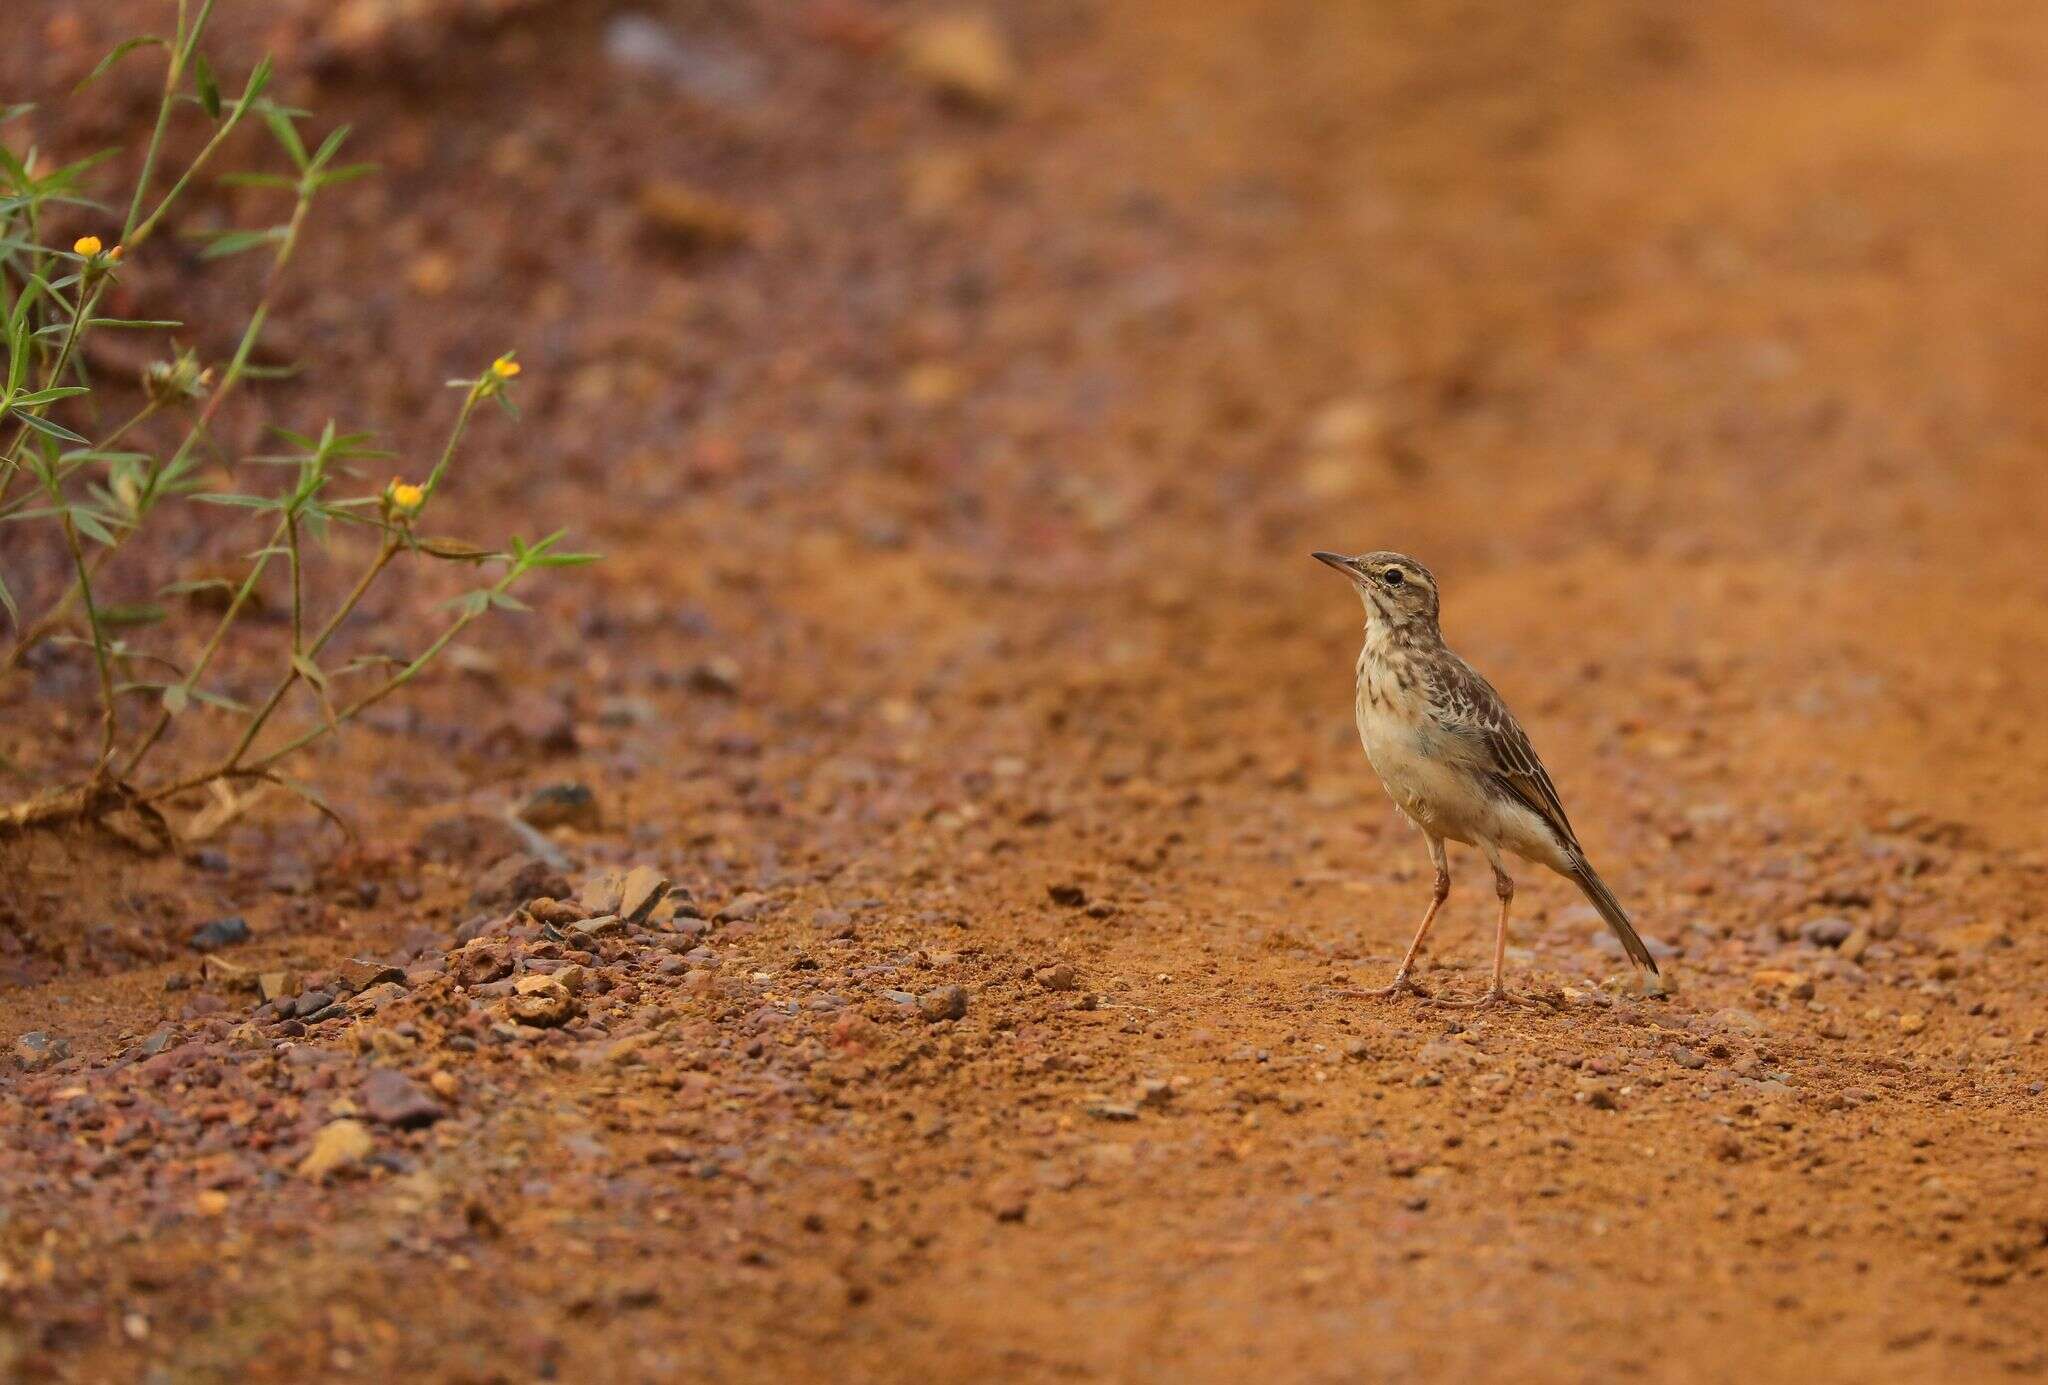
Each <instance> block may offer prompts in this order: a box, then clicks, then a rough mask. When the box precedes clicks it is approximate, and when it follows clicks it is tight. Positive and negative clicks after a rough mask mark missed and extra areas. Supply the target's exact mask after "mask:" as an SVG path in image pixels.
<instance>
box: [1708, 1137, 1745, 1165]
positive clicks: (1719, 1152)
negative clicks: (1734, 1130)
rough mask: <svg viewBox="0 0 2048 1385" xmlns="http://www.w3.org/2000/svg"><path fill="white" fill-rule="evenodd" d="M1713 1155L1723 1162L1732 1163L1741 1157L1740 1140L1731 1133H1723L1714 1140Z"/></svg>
mask: <svg viewBox="0 0 2048 1385" xmlns="http://www.w3.org/2000/svg"><path fill="white" fill-rule="evenodd" d="M1714 1157H1715V1158H1716V1159H1719V1160H1720V1161H1721V1162H1723V1163H1725V1164H1733V1163H1736V1162H1738V1161H1740V1160H1741V1158H1742V1141H1741V1140H1739V1139H1737V1138H1736V1137H1735V1136H1734V1135H1733V1134H1723V1135H1722V1136H1721V1137H1720V1138H1719V1139H1717V1140H1715V1141H1714Z"/></svg>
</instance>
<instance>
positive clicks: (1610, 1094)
mask: <svg viewBox="0 0 2048 1385" xmlns="http://www.w3.org/2000/svg"><path fill="white" fill-rule="evenodd" d="M1578 1100H1579V1101H1581V1102H1583V1103H1585V1104H1586V1105H1588V1106H1590V1107H1592V1108H1593V1109H1594V1110H1595V1111H1612V1110H1614V1109H1616V1108H1617V1107H1618V1106H1619V1105H1620V1104H1621V1103H1620V1101H1619V1100H1618V1099H1617V1098H1616V1097H1615V1095H1614V1088H1613V1087H1612V1086H1611V1085H1609V1084H1608V1083H1605V1082H1587V1083H1585V1084H1583V1085H1582V1086H1581V1087H1580V1088H1579V1092H1578Z"/></svg>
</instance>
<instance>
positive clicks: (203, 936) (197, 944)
mask: <svg viewBox="0 0 2048 1385" xmlns="http://www.w3.org/2000/svg"><path fill="white" fill-rule="evenodd" d="M247 941H249V924H248V921H247V920H246V919H244V918H242V916H241V915H239V914H235V915H230V916H229V917H227V918H224V919H215V920H214V921H213V922H212V923H209V924H205V925H203V926H202V927H201V928H200V929H199V930H198V931H197V932H195V933H194V934H193V935H192V937H191V940H190V946H191V948H192V950H193V951H194V952H212V951H214V950H215V949H217V948H223V947H232V946H234V945H235V944H236V943H245V942H247Z"/></svg>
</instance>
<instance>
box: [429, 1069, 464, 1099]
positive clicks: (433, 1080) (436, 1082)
mask: <svg viewBox="0 0 2048 1385" xmlns="http://www.w3.org/2000/svg"><path fill="white" fill-rule="evenodd" d="M427 1085H428V1086H429V1087H432V1088H433V1089H434V1095H436V1096H438V1097H440V1098H441V1100H443V1101H453V1100H455V1098H456V1097H457V1096H460V1095H461V1094H462V1083H461V1082H460V1081H458V1080H457V1079H456V1076H455V1074H454V1073H452V1072H449V1071H447V1070H446V1069H445V1068H436V1069H435V1070H434V1072H433V1074H432V1075H431V1076H430V1077H428V1078H427Z"/></svg>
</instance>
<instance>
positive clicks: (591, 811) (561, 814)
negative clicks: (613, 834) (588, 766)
mask: <svg viewBox="0 0 2048 1385" xmlns="http://www.w3.org/2000/svg"><path fill="white" fill-rule="evenodd" d="M516 815H517V817H518V818H519V820H520V821H521V822H523V823H525V824H526V825H527V826H529V827H537V828H540V829H541V830H542V831H546V830H548V829H550V828H555V827H572V828H574V829H576V830H577V831H578V832H595V831H598V830H599V829H600V828H602V827H603V825H604V817H603V814H601V813H600V812H598V808H597V795H596V794H594V793H592V792H591V791H590V786H589V785H588V784H579V783H573V782H571V783H562V784H546V785H543V786H542V787H540V788H538V789H535V790H534V791H533V792H532V793H530V794H528V795H527V796H526V801H525V802H523V803H521V804H520V805H519V808H518V810H517V814H516Z"/></svg>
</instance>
